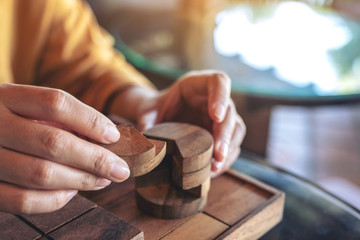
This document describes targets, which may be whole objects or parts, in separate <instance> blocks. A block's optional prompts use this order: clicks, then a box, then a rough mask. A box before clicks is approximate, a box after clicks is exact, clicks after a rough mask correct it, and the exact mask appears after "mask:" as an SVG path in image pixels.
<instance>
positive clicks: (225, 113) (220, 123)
mask: <svg viewBox="0 0 360 240" xmlns="http://www.w3.org/2000/svg"><path fill="white" fill-rule="evenodd" d="M230 89H231V81H230V79H229V77H228V76H227V75H226V74H224V73H221V72H217V71H210V70H207V71H193V72H189V73H188V74H186V75H184V76H183V77H181V78H180V79H179V80H178V81H177V82H175V83H174V84H173V85H172V86H171V87H169V88H168V89H166V90H164V91H162V92H160V93H156V92H149V90H147V93H145V92H144V93H143V95H144V96H145V97H144V100H143V101H142V102H141V104H139V106H140V107H139V108H138V110H137V111H136V115H137V116H136V122H137V124H138V127H139V129H140V130H145V129H148V128H151V127H152V126H153V125H154V124H156V123H161V122H166V121H177V122H186V123H191V124H195V125H198V126H201V127H203V128H205V129H207V130H209V131H210V132H211V133H212V135H213V137H214V154H213V162H212V177H215V176H218V175H220V174H221V173H223V172H224V171H225V170H227V169H228V168H229V167H230V166H231V165H232V163H233V162H234V161H235V160H236V158H237V156H238V155H239V153H240V144H241V142H242V141H243V139H244V136H245V132H246V127H245V124H244V122H243V120H242V119H241V117H240V116H239V115H238V113H237V111H236V109H235V105H234V102H233V101H232V99H231V97H230V92H231V90H230Z"/></svg>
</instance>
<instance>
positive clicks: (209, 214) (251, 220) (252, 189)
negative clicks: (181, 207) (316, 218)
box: [0, 171, 284, 240]
mask: <svg viewBox="0 0 360 240" xmlns="http://www.w3.org/2000/svg"><path fill="white" fill-rule="evenodd" d="M81 194H82V195H83V196H85V197H86V198H87V199H89V200H90V201H89V200H87V199H85V198H84V197H82V196H79V195H78V196H76V197H75V198H74V199H73V200H71V202H70V203H69V204H68V205H66V206H65V207H64V208H63V209H61V210H59V211H56V212H53V213H49V214H38V215H32V216H13V215H10V214H4V213H0V226H1V229H3V230H2V231H0V239H111V240H120V239H121V240H122V239H124V240H125V239H126V240H127V239H136V240H137V239H144V237H145V239H146V240H152V239H164V240H170V239H171V240H177V239H197V240H202V239H257V238H259V237H261V236H262V235H263V234H264V233H266V232H267V231H269V230H270V229H271V228H272V227H273V226H275V225H276V224H277V223H278V222H280V220H281V219H282V214H283V208H284V194H283V193H282V192H280V191H278V190H276V189H273V188H271V187H269V186H267V185H264V184H262V183H260V182H258V181H256V180H254V179H251V178H250V177H247V176H245V175H242V174H239V173H236V172H234V171H229V172H227V173H225V174H224V175H222V176H221V177H219V178H216V179H214V180H212V182H211V189H210V192H209V196H208V202H207V205H206V207H205V209H204V211H203V212H201V213H198V214H196V215H194V216H191V217H187V218H182V219H173V220H165V219H158V218H154V217H151V216H149V215H146V214H144V213H142V212H140V211H139V210H138V208H137V207H136V203H135V191H134V181H133V179H129V180H127V181H125V182H123V183H120V184H119V183H118V184H111V185H110V186H109V187H107V188H105V189H103V190H101V191H94V192H82V193H81ZM95 203H96V204H98V205H99V206H101V207H98V206H97V205H96V204H95ZM104 208H105V209H106V210H105V209H104Z"/></svg>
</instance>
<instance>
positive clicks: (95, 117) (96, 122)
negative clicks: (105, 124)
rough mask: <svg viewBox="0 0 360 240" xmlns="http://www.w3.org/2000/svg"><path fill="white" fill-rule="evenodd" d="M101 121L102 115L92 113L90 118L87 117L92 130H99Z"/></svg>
mask: <svg viewBox="0 0 360 240" xmlns="http://www.w3.org/2000/svg"><path fill="white" fill-rule="evenodd" d="M101 120H102V119H101V117H100V115H99V114H96V113H94V112H90V114H89V116H87V123H88V126H89V128H90V129H94V128H98V127H99V126H100V125H101V122H102V121H101Z"/></svg>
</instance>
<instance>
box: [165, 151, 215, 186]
mask: <svg viewBox="0 0 360 240" xmlns="http://www.w3.org/2000/svg"><path fill="white" fill-rule="evenodd" d="M174 159H175V157H174ZM175 163H176V161H173V165H172V174H171V176H172V182H173V183H174V184H176V185H177V186H179V187H180V188H182V189H184V190H188V189H191V188H195V187H197V186H200V185H201V184H203V183H204V182H205V181H206V179H208V178H209V176H210V173H211V163H208V165H207V166H205V167H204V168H202V169H199V170H197V171H195V172H189V173H182V172H181V171H179V168H178V166H177V165H176V164H175Z"/></svg>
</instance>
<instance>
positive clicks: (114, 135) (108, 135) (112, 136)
mask: <svg viewBox="0 0 360 240" xmlns="http://www.w3.org/2000/svg"><path fill="white" fill-rule="evenodd" d="M104 138H105V140H106V141H108V142H110V143H112V142H117V141H118V140H119V138H120V132H119V130H118V129H117V128H116V127H115V126H114V125H107V126H106V127H105V132H104Z"/></svg>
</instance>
